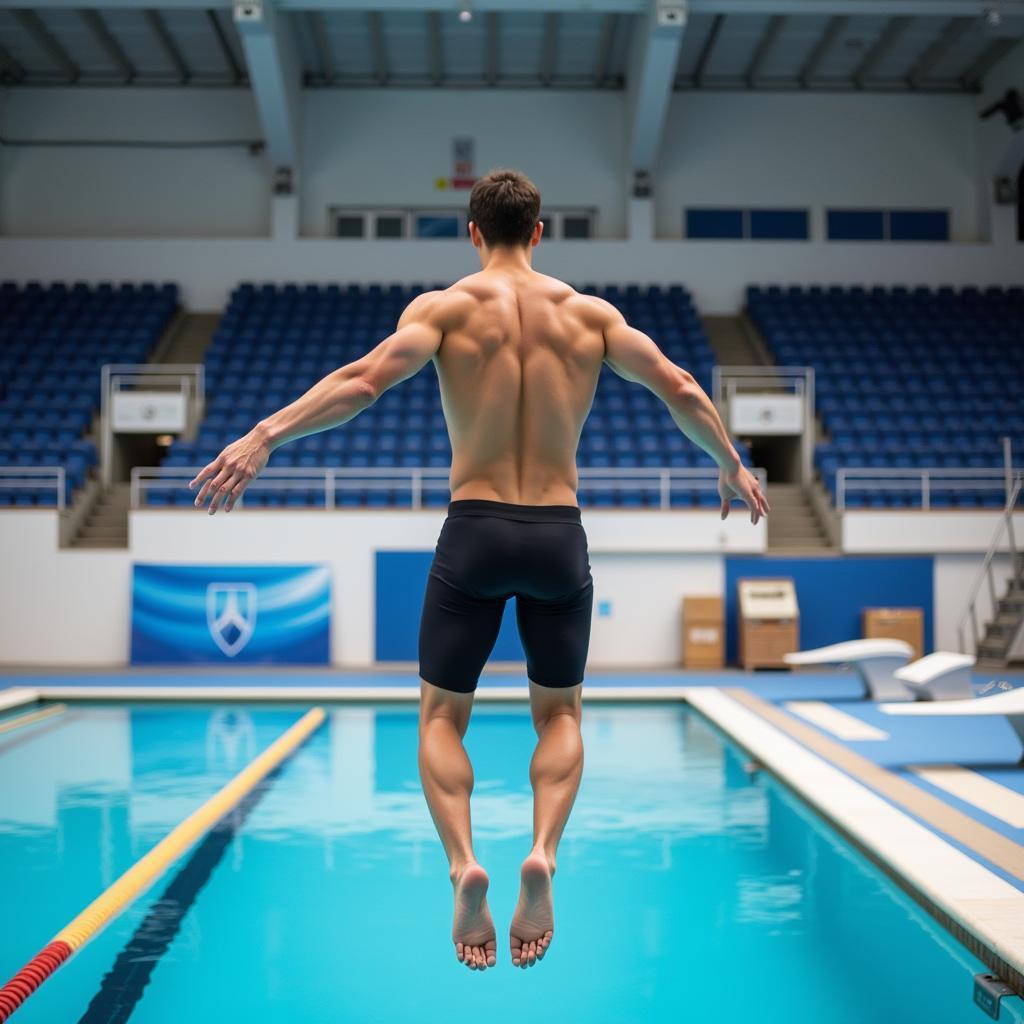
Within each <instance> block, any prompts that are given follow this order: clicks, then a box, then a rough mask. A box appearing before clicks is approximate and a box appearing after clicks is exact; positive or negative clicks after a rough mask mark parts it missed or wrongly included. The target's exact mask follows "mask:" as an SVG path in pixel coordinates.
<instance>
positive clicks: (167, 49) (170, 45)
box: [142, 10, 192, 85]
mask: <svg viewBox="0 0 1024 1024" xmlns="http://www.w3.org/2000/svg"><path fill="white" fill-rule="evenodd" d="M142 13H143V15H144V17H145V19H146V24H147V25H148V26H149V30H150V32H152V33H153V35H154V36H156V41H157V43H158V44H159V46H160V49H161V50H162V51H163V55H164V57H166V58H167V63H168V64H170V65H171V67H173V68H174V71H175V74H177V76H178V81H179V82H180V83H181V84H182V85H184V84H185V83H186V82H187V81H188V80H189V79H190V78H191V77H192V71H191V70H190V68H189V66H188V65H187V64H186V63H185V58H184V57H182V55H181V50H179V49H178V46H177V44H176V43H175V42H174V39H173V37H172V36H171V33H170V31H169V30H168V28H167V26H166V25H165V24H164V19H163V18H162V17H161V16H160V12H159V11H153V10H148V11H143V12H142Z"/></svg>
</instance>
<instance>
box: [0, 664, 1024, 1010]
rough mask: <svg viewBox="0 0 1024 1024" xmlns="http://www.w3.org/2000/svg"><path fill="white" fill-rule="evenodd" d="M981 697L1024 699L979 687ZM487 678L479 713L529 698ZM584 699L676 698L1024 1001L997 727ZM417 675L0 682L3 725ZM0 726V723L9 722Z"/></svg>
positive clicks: (108, 675) (1012, 749)
mask: <svg viewBox="0 0 1024 1024" xmlns="http://www.w3.org/2000/svg"><path fill="white" fill-rule="evenodd" d="M974 686H975V690H976V693H978V694H979V695H981V694H987V693H994V692H998V690H1000V689H1009V688H1016V687H1018V686H1024V675H1022V674H1021V673H1019V672H1018V673H1013V672H1009V673H1007V672H1001V673H998V674H984V673H978V674H976V675H975V677H974ZM527 693H528V690H527V681H526V677H525V675H524V674H523V673H522V672H521V671H516V670H511V671H507V672H506V671H489V672H487V673H485V675H484V677H483V680H482V681H481V686H480V689H479V690H478V691H477V695H478V698H479V699H481V700H485V701H492V700H496V701H507V700H520V699H524V698H525V697H526V696H527ZM584 693H585V700H591V701H604V700H615V701H618V700H627V701H628V700H685V701H687V702H688V703H689V704H690V705H692V706H693V707H695V708H696V709H697V710H698V711H699V712H700V713H701V714H703V715H705V717H707V718H709V719H710V720H711V721H712V722H714V723H715V724H716V725H717V726H718V727H719V728H720V729H722V730H723V731H724V732H725V733H727V734H728V735H729V736H730V738H731V739H733V740H734V741H735V742H736V743H738V744H739V745H740V746H741V747H743V748H744V749H745V750H746V751H747V752H748V753H749V754H750V755H751V759H752V762H754V764H755V765H764V766H765V767H767V768H768V769H770V770H771V771H772V773H773V774H775V775H776V776H778V777H779V778H780V779H781V780H782V781H783V782H784V783H785V784H786V785H788V786H789V787H790V788H792V789H793V790H795V791H796V792H797V793H798V794H800V795H801V796H802V797H803V798H804V799H805V800H806V801H807V802H808V803H810V804H811V805H812V806H813V807H815V808H816V809H817V810H818V812H819V813H821V814H822V815H823V816H824V817H825V818H826V819H828V820H829V821H830V822H831V823H832V824H833V825H834V826H835V827H836V828H837V829H838V830H839V831H840V832H841V833H843V834H844V835H845V836H846V837H847V838H848V839H849V840H850V841H851V842H853V843H854V844H855V845H856V846H858V847H859V848H860V849H861V850H862V851H863V852H865V853H866V854H867V855H868V856H869V857H870V858H871V859H872V860H874V861H875V862H876V863H877V864H879V865H880V866H881V867H882V868H883V870H885V871H886V873H887V874H889V875H890V877H892V878H893V879H894V880H895V881H896V882H897V883H898V884H899V885H901V886H902V887H903V888H904V889H905V890H906V891H908V892H910V893H911V894H912V895H913V896H914V897H915V898H916V899H917V900H918V901H919V902H920V903H921V904H922V905H923V906H925V907H926V908H927V909H928V910H929V911H930V912H931V913H932V914H933V915H934V916H935V917H936V918H938V919H939V920H940V921H941V922H942V923H943V924H944V925H945V926H946V927H947V928H949V929H950V931H952V932H953V934H954V935H956V937H957V938H958V939H959V940H960V941H961V942H963V943H964V944H965V945H966V946H968V948H970V949H971V951H972V952H974V953H975V955H977V956H979V958H980V959H982V960H983V961H985V962H987V963H988V964H989V965H990V966H991V967H992V969H993V970H994V971H995V972H996V973H998V974H999V975H1000V976H1001V977H1002V978H1003V980H1005V981H1007V982H1008V983H1009V984H1010V985H1011V986H1012V987H1013V988H1014V989H1015V990H1016V991H1017V992H1018V993H1020V994H1024V763H1021V757H1022V750H1021V743H1020V740H1019V739H1018V738H1017V736H1016V734H1015V733H1014V731H1013V729H1012V728H1011V727H1010V725H1009V724H1008V723H1007V721H1006V720H1005V718H1003V717H1000V716H991V717H968V716H956V717H954V716H950V717H938V718H936V717H921V718H915V717H912V716H891V715H886V714H884V713H883V712H881V711H879V710H878V707H877V705H875V704H874V703H872V702H870V701H868V700H866V699H865V698H864V695H863V689H862V686H861V684H860V682H859V681H858V679H857V677H856V676H854V675H853V674H852V673H850V672H845V671H825V672H822V671H815V672H799V673H790V672H758V673H750V672H738V671H736V672H731V671H724V672H715V673H707V672H705V673H693V672H681V671H680V672H668V671H666V672H648V673H636V672H630V673H628V674H626V673H621V672H592V673H590V674H589V675H588V678H587V683H586V685H585V688H584ZM417 696H418V683H417V680H416V676H415V673H414V671H412V670H407V671H398V670H395V671H390V670H388V671H383V670H381V671H375V672H359V673H354V672H340V671H329V670H324V669H316V670H311V671H310V670H302V669H287V668H286V669H282V668H270V667H263V666H253V667H248V666H247V667H246V668H244V669H243V668H242V666H239V667H238V668H237V669H233V670H231V671H218V670H206V669H200V670H199V671H182V670H181V669H173V670H171V669H150V670H139V669H134V670H132V669H127V670H109V671H104V670H96V671H91V672H84V673H83V672H81V671H75V672H64V671H60V670H43V671H18V672H16V673H15V672H9V673H0V712H7V714H10V715H13V714H15V713H18V712H19V711H21V712H22V713H23V712H24V711H25V710H28V708H27V705H29V704H32V703H35V702H36V701H38V700H46V701H58V700H59V701H70V702H73V701H76V700H89V701H91V700H123V701H140V700H159V701H164V700H246V701H253V700H269V701H288V702H292V701H294V702H305V701H311V700H316V701H344V700H371V701H379V700H409V701H413V700H416V698H417ZM5 717H6V716H5Z"/></svg>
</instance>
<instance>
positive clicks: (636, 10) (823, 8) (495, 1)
mask: <svg viewBox="0 0 1024 1024" xmlns="http://www.w3.org/2000/svg"><path fill="white" fill-rule="evenodd" d="M25 3H26V0H0V8H7V9H18V8H21V7H23V6H24V4H25ZM68 4H69V0H32V7H33V9H35V10H43V9H46V8H54V9H56V8H60V9H66V8H67V7H68ZM208 4H209V0H161V4H160V9H161V10H164V11H169V10H177V9H199V10H202V9H204V8H205V7H207V5H208ZM766 5H767V4H766V0H689V5H688V6H689V13H690V16H691V17H692V16H693V15H695V14H707V15H715V14H762V15H763V14H764V13H765V7H766ZM472 6H473V11H474V13H476V14H484V13H486V12H488V11H508V10H509V7H510V4H509V0H473V3H472ZM991 6H992V0H771V3H770V7H771V13H772V14H787V15H797V16H806V15H841V14H845V15H869V16H871V15H874V16H877V15H882V16H888V17H896V16H897V15H907V16H909V17H946V18H960V17H967V18H982V17H984V15H985V11H986V9H987V8H990V7H991ZM103 7H104V9H108V8H122V9H128V10H138V0H103ZM437 7H438V3H437V0H360V2H359V4H358V8H359V9H360V10H364V11H409V10H434V9H437ZM351 9H352V6H351V3H350V2H349V0H280V2H279V3H278V10H284V11H332V10H339V11H341V10H351ZM515 10H516V11H517V12H533V13H537V12H541V13H548V12H550V11H558V12H560V13H571V12H574V11H575V12H580V11H585V12H589V13H591V14H642V13H644V12H645V11H646V10H647V0H516V3H515ZM999 10H1000V11H1001V13H1002V15H1003V17H1004V18H1009V17H1019V16H1024V0H1001V2H1000V4H999Z"/></svg>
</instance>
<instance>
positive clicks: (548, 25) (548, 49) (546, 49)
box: [540, 11, 559, 85]
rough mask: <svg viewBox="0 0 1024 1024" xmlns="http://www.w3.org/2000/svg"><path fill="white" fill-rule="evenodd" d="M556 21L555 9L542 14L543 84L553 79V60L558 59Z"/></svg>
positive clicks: (541, 61) (541, 69) (541, 73)
mask: <svg viewBox="0 0 1024 1024" xmlns="http://www.w3.org/2000/svg"><path fill="white" fill-rule="evenodd" d="M558 21H559V15H558V12H557V11H552V12H550V13H548V14H545V15H544V42H543V44H542V46H541V58H540V80H541V84H543V85H551V83H552V82H553V81H554V80H555V62H556V61H557V59H558Z"/></svg>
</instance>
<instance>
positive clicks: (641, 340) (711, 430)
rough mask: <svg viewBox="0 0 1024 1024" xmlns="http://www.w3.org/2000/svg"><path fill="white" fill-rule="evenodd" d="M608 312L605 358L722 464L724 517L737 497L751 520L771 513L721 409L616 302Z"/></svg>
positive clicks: (618, 372) (605, 327)
mask: <svg viewBox="0 0 1024 1024" xmlns="http://www.w3.org/2000/svg"><path fill="white" fill-rule="evenodd" d="M604 305H606V304H604V303H602V306H604ZM605 314H606V318H607V319H606V322H605V325H604V341H605V362H606V363H607V364H608V365H609V366H610V367H611V368H612V369H613V370H614V371H615V372H616V373H617V374H618V375H619V376H620V377H623V378H625V379H626V380H631V381H636V382H637V383H638V384H643V386H644V387H645V388H647V389H648V390H649V391H651V392H653V393H654V394H655V395H657V396H658V398H660V399H661V400H662V401H663V402H664V403H665V406H666V407H667V408H668V411H669V412H670V413H671V415H672V419H673V420H675V423H676V426H677V427H679V429H680V430H681V431H682V432H683V433H684V434H685V435H686V436H687V437H688V438H689V439H690V440H691V441H693V442H694V444H697V445H699V446H700V447H701V448H703V449H704V451H706V452H707V453H708V454H709V455H710V456H711V457H712V458H713V459H714V460H715V462H716V463H718V468H719V471H720V475H719V481H718V493H719V496H720V497H721V499H722V518H723V519H724V518H725V517H726V516H727V515H728V514H729V499H730V498H731V497H734V496H735V497H737V498H740V499H742V500H743V501H744V502H745V503H746V505H747V507H748V508H749V509H750V521H751V522H752V523H756V522H757V521H758V520H759V519H760V518H761V516H763V515H767V514H768V512H769V507H768V502H767V501H766V500H765V497H764V495H763V494H762V493H761V488H760V485H759V484H758V482H757V478H756V477H755V476H754V475H753V474H752V473H751V472H750V471H749V470H747V469H746V468H745V467H744V466H743V465H742V463H741V462H740V457H739V455H738V453H737V452H736V449H735V447H733V443H732V441H731V440H730V439H729V434H728V432H727V431H726V429H725V424H723V423H722V419H721V417H720V416H719V415H718V410H717V409H715V406H714V403H713V402H712V401H711V399H710V398H708V396H707V394H705V392H704V389H703V388H702V387H701V386H700V385H699V384H698V383H697V381H696V380H695V379H694V377H693V375H692V374H690V373H687V372H686V370H684V369H683V368H682V367H681V366H677V365H676V364H675V363H673V362H672V361H671V360H670V359H669V358H668V357H667V356H666V355H665V354H664V353H663V352H662V351H661V349H660V348H658V346H657V345H655V343H654V342H653V341H652V340H651V339H650V338H649V337H648V336H647V335H646V334H644V333H643V332H642V331H638V330H636V329H635V328H633V327H630V326H629V325H628V324H627V323H626V321H625V319H624V318H623V316H622V314H621V313H620V312H619V311H618V310H617V309H615V308H614V307H613V306H610V305H609V306H608V307H607V309H606V310H605Z"/></svg>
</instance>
